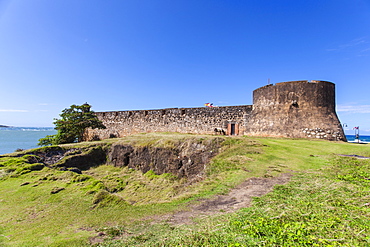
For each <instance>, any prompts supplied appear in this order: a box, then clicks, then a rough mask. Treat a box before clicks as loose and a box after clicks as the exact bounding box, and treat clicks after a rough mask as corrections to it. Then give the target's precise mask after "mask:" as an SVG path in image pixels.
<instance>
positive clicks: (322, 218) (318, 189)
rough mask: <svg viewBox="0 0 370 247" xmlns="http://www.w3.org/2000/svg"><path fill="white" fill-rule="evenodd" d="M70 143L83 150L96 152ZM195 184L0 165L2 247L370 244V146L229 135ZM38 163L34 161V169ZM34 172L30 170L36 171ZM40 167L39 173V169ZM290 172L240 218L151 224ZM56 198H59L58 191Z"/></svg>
mask: <svg viewBox="0 0 370 247" xmlns="http://www.w3.org/2000/svg"><path fill="white" fill-rule="evenodd" d="M189 139H190V140H192V141H193V142H198V143H200V142H213V141H220V140H218V139H215V137H213V136H197V135H183V134H173V133H165V134H141V135H135V136H130V137H127V138H121V139H109V140H107V141H104V142H103V143H105V144H104V145H111V144H113V143H115V142H120V143H121V144H134V145H137V146H154V147H166V148H173V147H174V146H176V145H178V143H179V142H180V143H181V142H185V141H187V140H189ZM99 143H100V142H93V143H88V144H86V143H85V144H84V143H82V144H73V145H69V146H68V145H64V147H72V146H73V147H83V146H86V145H99ZM221 149H222V152H221V153H220V154H219V155H217V156H216V157H214V158H213V159H212V161H211V163H210V164H208V166H207V167H206V173H205V174H203V175H202V176H203V178H202V179H200V180H198V181H188V180H186V179H177V178H176V177H174V176H173V175H171V174H162V175H156V174H154V173H153V172H151V171H149V172H147V173H146V174H142V173H141V172H139V171H135V170H133V169H129V168H127V167H124V168H119V167H113V166H110V165H101V166H98V167H94V168H91V169H89V170H88V171H86V172H84V174H81V175H79V174H76V173H73V172H70V171H59V170H56V169H51V168H47V167H38V168H37V169H35V168H32V167H30V164H29V163H28V161H29V160H28V159H34V157H29V156H26V157H25V156H23V157H22V158H17V157H3V158H0V195H1V197H0V212H2V213H1V214H0V244H1V245H3V246H89V238H91V237H94V236H97V233H98V232H105V233H106V234H107V235H106V239H107V240H106V242H105V243H103V244H101V246H174V245H175V246H176V245H178V246H211V245H212V246H250V245H260V246H264V245H266V246H274V245H275V246H294V245H302V246H304V245H317V246H328V245H332V246H343V245H344V246H345V245H348V246H361V245H362V246H366V244H369V238H368V237H367V236H370V232H369V223H368V220H367V219H368V218H369V216H370V215H369V207H368V206H364V205H365V204H366V203H368V202H369V197H368V194H369V193H368V192H369V180H367V179H365V178H369V177H370V175H369V174H368V171H369V160H357V159H354V158H347V157H338V156H336V155H335V154H357V155H363V156H370V147H368V146H367V145H356V144H349V143H339V142H338V143H337V142H327V141H320V140H292V139H273V138H246V137H235V138H229V137H226V141H225V142H223V143H222V148H221ZM35 164H37V163H35ZM32 165H34V164H32ZM40 168H42V169H41V170H40ZM285 172H290V173H292V172H294V177H293V179H292V181H291V182H290V183H289V184H287V185H281V186H277V187H276V188H275V190H274V191H273V192H272V193H270V194H268V195H266V196H263V197H261V198H258V199H256V200H255V201H254V204H253V206H252V207H250V208H247V209H243V210H240V211H239V212H237V213H233V214H227V215H223V216H218V217H216V218H215V217H211V218H207V219H202V220H199V222H198V224H195V225H189V226H171V225H169V224H167V223H165V222H164V223H158V224H152V223H151V220H150V219H151V218H152V217H153V216H155V215H161V214H166V213H169V212H173V211H176V210H181V209H185V208H186V207H187V206H188V205H189V203H196V202H197V200H196V199H198V198H210V197H212V196H214V195H217V194H224V193H227V192H228V190H229V189H230V188H233V187H234V186H236V185H237V184H239V183H241V182H242V181H243V180H245V179H246V178H248V177H255V176H265V177H270V176H278V175H279V174H281V173H285ZM53 191H54V192H56V191H58V192H57V193H55V194H53V193H52V192H53Z"/></svg>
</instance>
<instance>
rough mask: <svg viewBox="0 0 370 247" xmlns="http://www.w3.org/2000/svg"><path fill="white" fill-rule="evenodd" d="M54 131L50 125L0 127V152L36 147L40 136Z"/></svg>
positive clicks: (52, 133)
mask: <svg viewBox="0 0 370 247" xmlns="http://www.w3.org/2000/svg"><path fill="white" fill-rule="evenodd" d="M56 133H57V131H56V130H54V128H52V127H50V128H35V127H9V128H2V127H0V154H6V153H12V152H14V151H15V150H17V149H30V148H36V147H38V146H37V143H38V140H39V139H40V138H43V137H45V136H47V135H54V134H56Z"/></svg>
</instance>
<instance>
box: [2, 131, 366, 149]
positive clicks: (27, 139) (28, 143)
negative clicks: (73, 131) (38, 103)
mask: <svg viewBox="0 0 370 247" xmlns="http://www.w3.org/2000/svg"><path fill="white" fill-rule="evenodd" d="M56 133H57V132H56V130H54V128H52V127H50V128H44V127H43V128H36V127H10V128H1V127H0V154H6V153H12V152H14V151H15V150H17V149H30V148H36V147H38V146H37V143H38V140H39V139H40V138H43V137H45V136H47V135H54V134H56ZM346 137H347V140H348V141H354V140H355V136H354V135H346ZM360 140H361V141H362V142H369V143H370V136H365V135H364V136H362V135H360Z"/></svg>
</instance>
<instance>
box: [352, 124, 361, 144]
mask: <svg viewBox="0 0 370 247" xmlns="http://www.w3.org/2000/svg"><path fill="white" fill-rule="evenodd" d="M353 129H354V130H355V140H356V139H357V142H358V143H360V126H357V127H354V128H353Z"/></svg>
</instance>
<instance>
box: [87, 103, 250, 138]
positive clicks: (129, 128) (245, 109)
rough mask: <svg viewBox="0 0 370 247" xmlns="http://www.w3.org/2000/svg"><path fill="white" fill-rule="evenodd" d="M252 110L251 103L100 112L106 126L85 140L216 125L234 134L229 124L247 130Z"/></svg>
mask: <svg viewBox="0 0 370 247" xmlns="http://www.w3.org/2000/svg"><path fill="white" fill-rule="evenodd" d="M251 111H252V106H251V105H243V106H222V107H200V108H170V109H160V110H140V111H114V112H97V113H96V115H97V116H98V118H99V119H100V120H101V121H102V122H103V123H104V125H105V126H106V127H107V128H106V129H102V130H100V129H89V130H88V131H87V132H86V134H85V139H86V140H94V139H107V138H112V137H123V136H127V135H132V134H136V133H144V132H146V133H148V132H179V133H194V134H214V133H215V131H214V129H215V128H217V129H220V130H221V129H222V130H224V132H225V133H226V134H232V133H228V127H229V132H230V124H233V125H234V128H235V130H234V134H238V133H244V131H245V129H244V127H245V124H244V123H245V122H247V121H248V120H249V117H250V115H251Z"/></svg>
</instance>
